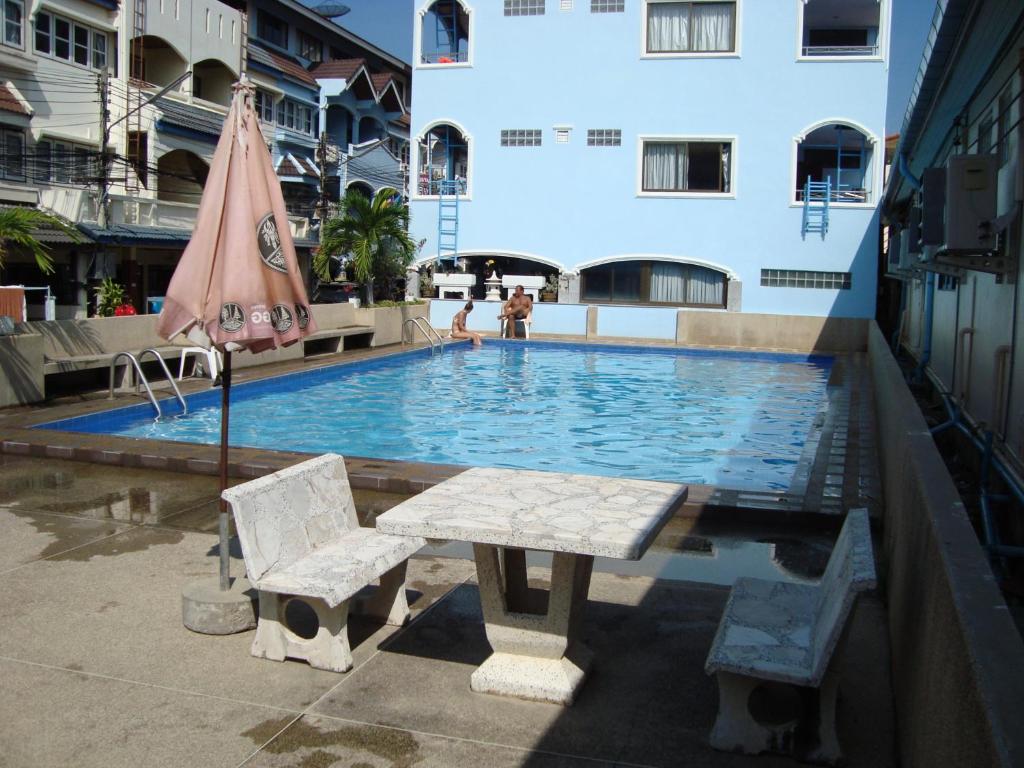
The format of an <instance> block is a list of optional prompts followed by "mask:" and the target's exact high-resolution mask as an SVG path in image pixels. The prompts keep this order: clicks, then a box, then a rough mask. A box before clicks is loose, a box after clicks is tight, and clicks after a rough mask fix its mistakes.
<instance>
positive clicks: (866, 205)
mask: <svg viewBox="0 0 1024 768" xmlns="http://www.w3.org/2000/svg"><path fill="white" fill-rule="evenodd" d="M835 123H842V124H843V125H848V126H849V127H850V128H854V129H856V130H858V131H860V132H861V133H862V134H864V142H865V144H866V145H867V146H868V147H869V148H870V151H871V160H870V162H869V163H868V167H867V168H866V169H865V170H864V178H866V179H870V180H871V189H870V193H869V194H868V199H867V200H866V201H864V202H863V203H839V202H836V201H834V200H833V201H831V202H829V208H836V207H839V208H843V209H847V208H849V209H856V208H862V209H870V208H874V207H875V206H876V205H878V203H877V200H879V195H880V194H881V193H882V172H883V169H882V163H881V162H880V161H879V159H878V155H879V154H880V153H879V148H880V147H884V144H883V143H881V142H879V140H878V136H876V135H875V134H874V133H872V132H871V131H870V130H868V128H867V127H866V126H865V125H864V124H863V123H859V122H857V121H856V120H851V119H850V118H848V117H830V118H827V119H825V120H817V121H815V122H814V123H813V124H811V125H809V126H807V127H806V128H805V129H804V130H803V131H801V132H800V134H798V135H797V136H794V137H793V142H792V156H791V157H790V163H789V181H788V184H789V186H790V190H789V207H790V208H803V207H804V204H803V201H802V200H797V199H796V164H797V159H798V156H799V153H800V145H801V144H802V143H803V142H804V141H806V139H807V137H808V136H809V135H810V134H811V133H812V132H814V131H816V130H818V129H819V128H824V127H825V126H827V125H834V124H835ZM881 154H884V151H883V152H882V153H881Z"/></svg>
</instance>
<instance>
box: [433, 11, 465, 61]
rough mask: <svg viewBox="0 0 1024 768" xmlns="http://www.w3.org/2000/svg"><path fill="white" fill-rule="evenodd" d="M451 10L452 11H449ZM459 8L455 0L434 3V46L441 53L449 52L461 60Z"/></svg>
mask: <svg viewBox="0 0 1024 768" xmlns="http://www.w3.org/2000/svg"><path fill="white" fill-rule="evenodd" d="M449 11H450V13H449ZM458 23H459V10H458V7H457V4H456V3H455V0H451V2H449V3H444V2H440V3H436V4H435V5H434V24H435V26H434V47H435V50H436V51H437V52H438V54H439V55H441V54H445V53H447V54H449V55H450V56H451V57H452V58H453V59H454V60H455V61H459V60H460V59H459V27H458Z"/></svg>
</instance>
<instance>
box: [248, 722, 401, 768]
mask: <svg viewBox="0 0 1024 768" xmlns="http://www.w3.org/2000/svg"><path fill="white" fill-rule="evenodd" d="M327 722H328V721H321V723H322V724H323V725H325V726H326V725H327ZM288 723H289V720H288V719H278V720H268V721H266V722H264V723H260V724H259V725H257V726H255V727H253V728H251V729H250V730H248V731H244V732H243V733H242V735H243V736H246V737H248V738H250V739H252V741H253V743H254V744H256V745H257V746H260V747H263V750H264V751H266V752H269V753H270V754H274V755H281V754H288V753H292V752H298V751H300V750H302V751H305V750H313V751H312V753H311V754H307V755H306V757H305V759H304V760H303V762H302V765H331V764H333V763H334V762H336V761H341V760H343V759H344V758H343V757H339V756H337V755H336V753H332V752H329V751H327V750H329V749H330V748H331V747H339V748H341V749H343V750H345V751H346V752H349V751H350V750H356V751H360V752H368V753H370V754H371V755H375V756H376V757H379V758H381V759H383V760H389V761H390V762H391V766H392V768H409V766H412V765H414V764H415V763H417V762H419V760H420V757H419V750H420V745H419V742H418V741H417V740H416V738H415V737H414V736H413V735H412V734H411V733H408V732H407V731H400V730H397V729H395V728H379V727H376V726H372V725H358V726H356V725H339V726H338V727H336V728H327V727H320V726H318V725H313V724H311V723H309V722H308V721H307V720H305V719H301V720H299V721H297V722H295V723H292V724H291V725H288ZM285 726H288V727H287V729H286V730H285V731H284V732H283V733H280V731H281V729H282V728H284V727H285ZM278 733H280V735H278V736H277V737H276V738H274V736H275V734H278ZM271 738H273V739H274V740H273V741H271V742H270V743H269V744H267V743H266V742H267V740H268V739H271ZM264 744H266V746H263V745H264ZM351 757H352V755H351V754H350V753H349V754H347V755H345V758H349V759H350V758H351Z"/></svg>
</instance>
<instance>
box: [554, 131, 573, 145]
mask: <svg viewBox="0 0 1024 768" xmlns="http://www.w3.org/2000/svg"><path fill="white" fill-rule="evenodd" d="M570 131H571V129H569V128H555V144H568V143H569V134H570Z"/></svg>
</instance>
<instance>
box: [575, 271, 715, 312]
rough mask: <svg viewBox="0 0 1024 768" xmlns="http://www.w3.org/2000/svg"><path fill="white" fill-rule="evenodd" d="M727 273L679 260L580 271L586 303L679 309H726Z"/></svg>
mask: <svg viewBox="0 0 1024 768" xmlns="http://www.w3.org/2000/svg"><path fill="white" fill-rule="evenodd" d="M727 285H728V278H727V276H726V275H725V274H724V273H723V272H719V271H718V270H716V269H710V268H709V267H704V266H700V265H697V264H686V263H683V262H678V261H641V260H631V261H613V262H608V263H606V264H598V265H596V266H593V267H589V268H587V269H583V270H581V271H580V297H581V298H582V299H583V301H602V302H608V303H611V304H653V305H669V306H677V307H714V308H716V309H718V308H721V307H724V306H725V299H726V286H727Z"/></svg>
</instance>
